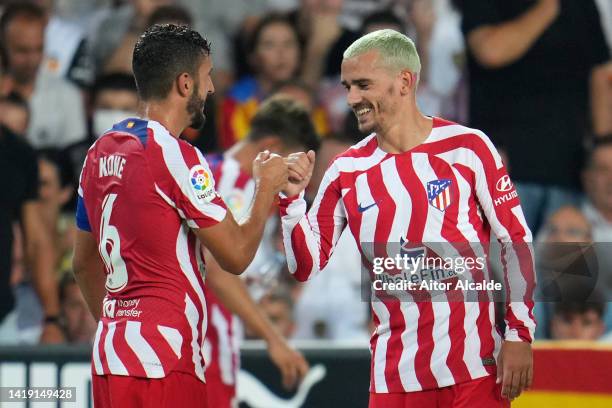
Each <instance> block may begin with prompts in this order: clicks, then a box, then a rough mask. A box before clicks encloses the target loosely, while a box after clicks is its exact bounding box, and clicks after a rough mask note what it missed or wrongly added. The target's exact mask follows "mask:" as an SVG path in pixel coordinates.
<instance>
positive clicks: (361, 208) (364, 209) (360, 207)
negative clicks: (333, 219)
mask: <svg viewBox="0 0 612 408" xmlns="http://www.w3.org/2000/svg"><path fill="white" fill-rule="evenodd" d="M376 204H377V203H373V204H370V205H368V206H366V207H362V206H361V204H359V206H357V210H358V211H359V212H360V213H362V212H364V211H367V210H369V209H370V208H372V207H374V206H375V205H376Z"/></svg>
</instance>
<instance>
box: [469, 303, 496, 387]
mask: <svg viewBox="0 0 612 408" xmlns="http://www.w3.org/2000/svg"><path fill="white" fill-rule="evenodd" d="M463 305H464V307H465V318H464V319H463V330H464V331H465V342H464V348H463V361H464V362H465V365H466V366H467V369H468V371H469V372H470V375H471V376H472V378H479V377H484V376H485V375H487V370H486V369H485V368H484V366H483V364H482V359H481V358H480V336H479V335H478V325H477V319H478V316H479V315H480V303H478V302H465V303H464V304H463ZM493 327H495V326H494V325H493ZM493 338H499V335H498V334H497V331H495V335H494V336H493Z"/></svg>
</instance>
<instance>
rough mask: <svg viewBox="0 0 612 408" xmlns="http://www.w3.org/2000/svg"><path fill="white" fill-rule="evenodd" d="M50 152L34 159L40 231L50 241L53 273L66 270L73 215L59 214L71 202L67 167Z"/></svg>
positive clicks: (60, 158)
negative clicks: (37, 184)
mask: <svg viewBox="0 0 612 408" xmlns="http://www.w3.org/2000/svg"><path fill="white" fill-rule="evenodd" d="M62 160H63V157H62V156H61V155H60V154H58V153H56V152H54V151H44V152H41V154H40V155H39V158H38V170H39V173H38V174H39V180H40V185H39V188H38V194H39V197H40V218H41V222H42V224H41V226H40V227H41V228H44V229H45V230H46V232H47V234H48V235H49V236H50V237H51V238H52V242H53V249H54V252H55V256H54V258H55V262H54V265H56V267H55V268H54V269H55V270H56V271H67V270H70V262H71V260H72V247H73V244H74V234H75V225H74V214H63V213H62V209H63V207H64V206H65V205H66V204H67V203H68V202H69V201H70V199H71V198H72V195H73V192H74V188H73V187H72V184H71V182H72V175H71V174H70V171H69V170H70V166H69V165H66V164H64V163H63V162H62Z"/></svg>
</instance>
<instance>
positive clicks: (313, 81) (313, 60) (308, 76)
mask: <svg viewBox="0 0 612 408" xmlns="http://www.w3.org/2000/svg"><path fill="white" fill-rule="evenodd" d="M327 50H328V49H327V48H325V47H324V46H322V45H319V44H309V45H308V47H307V48H306V51H305V58H304V61H305V63H304V64H303V65H302V74H301V77H302V81H304V83H306V84H307V85H308V86H310V87H314V88H316V87H318V85H319V82H320V81H321V77H322V76H323V64H324V62H325V57H326V56H327Z"/></svg>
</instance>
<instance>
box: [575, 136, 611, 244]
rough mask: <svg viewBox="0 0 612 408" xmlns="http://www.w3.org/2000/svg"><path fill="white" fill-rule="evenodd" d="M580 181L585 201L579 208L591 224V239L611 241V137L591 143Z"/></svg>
mask: <svg viewBox="0 0 612 408" xmlns="http://www.w3.org/2000/svg"><path fill="white" fill-rule="evenodd" d="M583 182H584V189H585V192H586V195H587V200H586V201H585V203H584V204H583V207H582V208H583V211H584V214H585V215H586V217H587V218H588V220H589V221H590V222H591V225H593V240H594V241H596V242H612V135H610V136H608V137H604V138H601V139H596V140H595V145H594V146H593V148H592V149H591V151H590V152H589V154H588V158H587V163H586V168H585V170H584V172H583Z"/></svg>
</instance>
